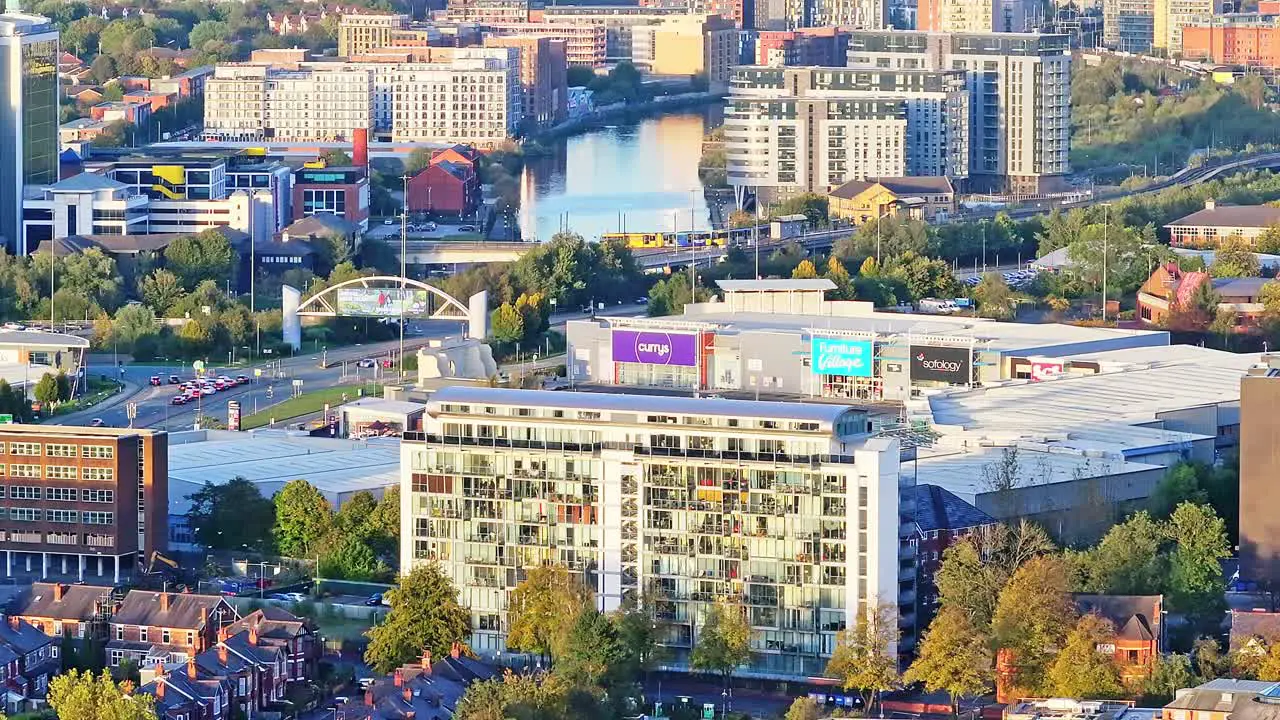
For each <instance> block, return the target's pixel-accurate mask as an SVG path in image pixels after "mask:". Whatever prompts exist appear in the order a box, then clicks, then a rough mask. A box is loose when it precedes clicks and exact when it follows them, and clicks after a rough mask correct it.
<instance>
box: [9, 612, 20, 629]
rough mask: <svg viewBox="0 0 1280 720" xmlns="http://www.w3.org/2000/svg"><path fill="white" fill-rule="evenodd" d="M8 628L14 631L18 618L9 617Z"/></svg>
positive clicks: (14, 616) (16, 627)
mask: <svg viewBox="0 0 1280 720" xmlns="http://www.w3.org/2000/svg"><path fill="white" fill-rule="evenodd" d="M9 627H10V628H12V629H14V630H17V629H18V617H17V616H16V615H10V616H9Z"/></svg>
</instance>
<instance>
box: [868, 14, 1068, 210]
mask: <svg viewBox="0 0 1280 720" xmlns="http://www.w3.org/2000/svg"><path fill="white" fill-rule="evenodd" d="M849 66H850V67H859V66H867V67H875V68H887V69H891V70H899V69H902V70H906V69H917V70H919V69H929V70H963V71H964V72H965V74H966V78H967V80H966V83H967V85H968V89H969V109H968V112H969V125H970V127H969V146H968V151H969V162H968V175H969V183H968V188H967V189H968V190H969V191H971V192H983V191H986V192H1007V193H1011V194H1015V195H1036V194H1040V193H1045V192H1053V191H1058V190H1063V189H1065V188H1066V175H1067V174H1068V173H1069V172H1070V170H1071V167H1070V163H1069V159H1068V156H1067V154H1068V150H1069V149H1070V144H1071V140H1070V137H1071V47H1070V44H1069V38H1068V37H1067V36H1066V35H1038V34H1017V33H964V34H944V33H927V32H914V31H911V32H903V31H893V32H872V31H866V30H854V31H852V32H851V33H850V37H849ZM884 174H901V173H884ZM927 174H931V175H940V174H947V175H950V174H951V173H927Z"/></svg>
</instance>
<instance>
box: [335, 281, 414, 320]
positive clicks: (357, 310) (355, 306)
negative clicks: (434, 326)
mask: <svg viewBox="0 0 1280 720" xmlns="http://www.w3.org/2000/svg"><path fill="white" fill-rule="evenodd" d="M430 295H431V294H430V293H429V292H427V291H426V290H411V289H404V290H402V289H400V288H339V289H338V314H339V315H346V316H356V317H399V315H400V308H401V305H403V306H404V314H405V315H423V314H426V313H427V312H428V311H429V310H430V307H431V306H430V302H431V301H430Z"/></svg>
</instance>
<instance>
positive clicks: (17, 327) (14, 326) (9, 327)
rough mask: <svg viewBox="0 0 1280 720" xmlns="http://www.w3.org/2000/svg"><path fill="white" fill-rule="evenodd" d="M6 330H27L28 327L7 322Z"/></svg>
mask: <svg viewBox="0 0 1280 720" xmlns="http://www.w3.org/2000/svg"><path fill="white" fill-rule="evenodd" d="M4 329H5V330H26V329H27V326H26V325H23V324H22V323H16V322H7V323H5V324H4Z"/></svg>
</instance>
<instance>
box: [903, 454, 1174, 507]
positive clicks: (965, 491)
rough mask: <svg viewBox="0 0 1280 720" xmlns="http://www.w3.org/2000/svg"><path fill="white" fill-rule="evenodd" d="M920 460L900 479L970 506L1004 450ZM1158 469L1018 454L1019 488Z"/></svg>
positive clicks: (1106, 460) (1122, 462) (1066, 456)
mask: <svg viewBox="0 0 1280 720" xmlns="http://www.w3.org/2000/svg"><path fill="white" fill-rule="evenodd" d="M918 452H919V459H918V460H916V461H915V462H914V463H913V462H904V463H903V464H902V467H901V469H900V471H899V472H900V473H901V474H902V475H903V476H906V477H911V476H914V477H915V478H916V482H917V483H918V484H929V485H937V486H938V487H941V488H944V489H946V490H950V491H951V492H953V493H955V494H956V495H957V496H958V497H960V498H961V499H963V500H964V501H966V502H968V503H970V504H973V503H974V502H975V498H976V497H977V496H978V495H981V494H983V493H985V492H988V490H989V482H988V479H987V476H988V475H990V474H991V473H993V472H994V471H995V469H996V468H998V467H999V466H1000V464H1001V461H1002V459H1003V456H1004V448H1003V447H977V448H972V449H970V450H967V451H962V450H929V449H926V448H920V449H919V450H918ZM1161 467H1162V466H1160V465H1148V464H1146V463H1138V462H1130V461H1128V460H1125V459H1123V458H1118V457H1090V456H1086V455H1082V454H1078V453H1066V452H1063V453H1055V452H1033V451H1026V450H1020V451H1019V453H1018V469H1019V472H1018V473H1017V477H1018V481H1019V482H1018V486H1019V487H1034V486H1038V485H1051V484H1053V483H1060V482H1070V481H1073V480H1083V479H1087V478H1093V477H1101V476H1105V475H1117V474H1124V473H1134V472H1142V471H1146V470H1160V469H1161Z"/></svg>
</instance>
